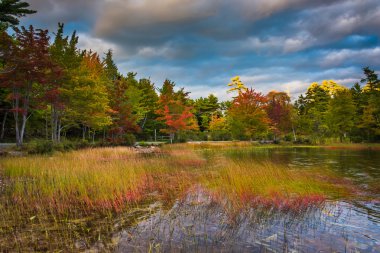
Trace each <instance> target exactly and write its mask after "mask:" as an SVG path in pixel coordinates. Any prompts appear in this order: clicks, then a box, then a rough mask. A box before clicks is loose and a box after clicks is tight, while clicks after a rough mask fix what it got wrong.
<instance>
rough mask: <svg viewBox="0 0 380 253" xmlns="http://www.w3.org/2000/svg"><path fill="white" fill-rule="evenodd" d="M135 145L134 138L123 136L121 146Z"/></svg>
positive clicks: (132, 136)
mask: <svg viewBox="0 0 380 253" xmlns="http://www.w3.org/2000/svg"><path fill="white" fill-rule="evenodd" d="M135 143H136V137H135V136H134V135H133V134H125V135H124V141H123V144H124V145H127V146H133V145H135Z"/></svg>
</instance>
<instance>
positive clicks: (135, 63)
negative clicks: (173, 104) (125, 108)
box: [22, 0, 380, 100]
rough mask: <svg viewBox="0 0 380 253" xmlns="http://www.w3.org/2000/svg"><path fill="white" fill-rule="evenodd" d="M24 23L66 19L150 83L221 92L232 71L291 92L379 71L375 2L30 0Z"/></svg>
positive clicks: (84, 38) (379, 14) (86, 44)
mask: <svg viewBox="0 0 380 253" xmlns="http://www.w3.org/2000/svg"><path fill="white" fill-rule="evenodd" d="M27 2H29V3H30V5H31V8H32V9H34V10H37V11H38V12H37V13H36V14H33V15H30V16H28V17H25V18H23V19H22V25H30V24H32V25H34V26H35V27H36V28H44V29H49V31H51V32H54V31H56V29H57V23H58V22H64V23H65V29H66V32H67V33H68V34H70V33H71V32H72V31H74V30H76V31H77V32H78V34H79V46H80V48H82V49H90V48H91V49H92V50H95V51H97V52H98V53H99V54H101V55H103V53H104V52H106V51H107V50H108V49H112V50H113V52H114V58H115V61H116V63H117V66H118V68H119V71H120V72H121V73H123V74H126V73H128V72H137V74H138V75H137V77H138V78H143V77H146V78H150V79H151V80H152V81H153V82H154V83H155V84H156V86H157V87H160V86H161V85H162V83H163V81H164V80H165V79H166V78H168V79H170V80H172V81H174V82H175V83H176V84H177V86H178V87H184V88H185V89H186V90H188V91H190V92H191V97H192V98H197V97H200V96H203V97H205V96H207V95H208V94H210V93H213V94H215V95H217V96H218V97H219V98H220V99H221V100H226V99H228V98H229V97H230V96H232V95H231V94H230V95H228V94H227V93H226V91H227V84H228V83H229V81H230V78H231V77H234V76H236V75H238V76H240V77H241V80H242V81H243V82H244V83H245V84H246V86H248V87H253V88H254V89H256V90H257V91H260V92H263V93H267V92H268V91H270V90H282V91H286V92H289V93H290V95H291V96H292V98H293V99H294V98H296V97H297V96H298V95H299V94H300V93H303V92H305V91H306V89H307V87H308V86H309V85H310V84H311V83H312V82H320V81H322V80H335V81H337V82H338V83H340V84H343V85H346V86H348V87H350V86H352V85H353V84H354V83H355V82H358V81H359V80H360V79H361V77H362V68H363V67H365V66H369V67H370V68H372V69H374V70H376V71H377V73H379V71H380V1H379V0H265V1H264V0H233V1H231V0H159V1H157V0H27Z"/></svg>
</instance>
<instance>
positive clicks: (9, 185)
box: [0, 143, 353, 251]
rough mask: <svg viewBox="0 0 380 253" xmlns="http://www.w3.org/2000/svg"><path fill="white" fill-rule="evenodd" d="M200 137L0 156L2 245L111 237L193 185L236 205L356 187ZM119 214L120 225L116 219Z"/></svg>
mask: <svg viewBox="0 0 380 253" xmlns="http://www.w3.org/2000/svg"><path fill="white" fill-rule="evenodd" d="M196 145H198V144H178V145H170V146H164V147H162V148H160V149H156V150H155V152H154V153H148V154H142V153H140V152H137V151H136V150H134V149H130V148H122V147H118V148H97V149H87V150H80V151H72V152H68V153H56V154H55V155H53V156H29V157H23V158H19V157H18V158H4V159H2V160H0V166H1V169H0V171H1V178H2V180H3V182H4V183H5V184H6V187H5V188H3V192H2V193H1V195H0V198H1V205H0V215H1V217H2V219H1V220H0V238H3V239H0V248H1V249H11V248H14V247H19V249H20V250H21V251H38V250H44V249H45V248H46V249H47V250H52V249H57V248H61V249H62V248H63V249H66V250H68V251H71V250H74V249H75V247H74V245H75V243H76V242H77V240H78V239H81V240H85V242H87V243H86V244H87V245H90V244H91V243H94V242H95V241H97V240H99V238H100V237H101V238H103V237H106V238H108V239H107V240H108V241H107V240H106V239H101V240H103V241H104V240H105V241H106V242H108V243H110V244H112V243H111V239H110V234H112V233H113V232H115V230H118V229H121V228H122V227H123V226H129V225H130V224H133V223H134V222H135V218H136V217H138V216H139V215H141V214H143V213H145V212H146V208H144V207H145V206H146V205H148V204H149V203H152V202H155V201H160V202H163V203H164V204H166V205H168V206H170V205H171V204H172V203H173V202H174V201H175V200H176V199H180V198H181V197H182V196H183V195H184V194H185V193H186V192H187V191H188V190H189V189H191V188H192V187H194V186H195V185H201V186H203V187H204V188H206V189H208V190H209V191H210V192H211V194H212V195H213V196H215V199H216V200H220V201H225V200H227V201H228V202H230V203H232V204H233V206H234V208H235V207H236V208H237V209H239V208H242V207H245V206H264V207H268V208H269V207H275V208H278V209H281V210H283V211H287V210H292V211H294V210H298V211H299V210H303V208H304V207H307V206H310V205H317V204H319V203H320V202H321V201H323V200H324V199H326V198H328V199H335V198H340V197H348V196H349V195H350V194H352V193H353V186H352V185H351V184H350V183H349V182H347V181H345V180H341V179H339V177H338V176H336V175H334V174H332V173H331V172H327V171H324V170H322V169H320V168H315V169H313V170H308V171H300V170H292V169H290V168H287V167H285V166H281V165H277V164H272V163H252V161H251V160H244V159H240V160H237V159H233V158H230V157H229V156H225V155H224V153H223V152H220V151H221V149H228V148H230V149H231V148H232V149H236V148H238V147H246V146H247V145H250V144H249V143H232V144H226V145H227V146H224V145H220V144H211V145H209V144H207V145H202V144H201V145H202V146H201V148H199V146H196ZM210 149H211V150H212V152H211V153H212V154H211V155H210V156H207V155H206V156H205V155H204V151H205V150H210ZM116 221H119V222H118V223H119V224H121V225H120V226H117V227H115V226H114V225H115V222H116ZM14 238H16V239H17V240H14ZM60 238H61V239H60ZM10 242H12V243H10ZM46 242H48V243H46Z"/></svg>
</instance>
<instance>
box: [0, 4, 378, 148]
mask: <svg viewBox="0 0 380 253" xmlns="http://www.w3.org/2000/svg"><path fill="white" fill-rule="evenodd" d="M10 2H12V1H10ZM16 2H18V1H16ZM23 11H24V12H25V13H23ZM20 13H23V14H20V15H19V16H22V15H25V14H31V13H33V11H31V10H29V9H22V8H21V12H20ZM15 15H16V17H17V15H18V14H17V13H16V14H15ZM9 17H14V16H12V15H11V16H4V18H3V19H4V20H2V25H1V31H0V37H1V39H0V55H1V59H0V61H1V65H0V71H1V72H0V73H1V74H0V82H1V83H0V85H1V89H0V105H1V110H0V119H1V133H0V134H1V135H0V141H1V142H10V143H16V144H17V145H18V146H22V145H23V144H24V143H25V142H33V141H44V145H46V142H47V141H48V142H49V143H52V145H58V146H59V145H62V143H69V142H72V141H74V142H80V143H81V144H82V145H86V144H87V143H89V144H91V143H92V144H95V143H97V144H100V145H119V144H133V143H134V142H135V141H136V140H139V141H166V142H168V141H170V142H185V141H189V140H193V141H198V140H202V141H203V140H213V141H219V140H258V141H269V140H270V141H273V142H279V141H288V142H294V143H307V144H309V143H310V144H323V143H332V142H355V143H360V142H377V141H379V140H380V81H379V78H378V76H377V74H376V72H375V71H374V70H372V69H371V68H369V67H364V68H363V77H362V80H361V82H360V83H355V84H352V87H345V86H343V85H341V84H339V83H337V82H335V81H333V80H324V81H322V82H321V83H316V82H314V83H312V84H311V85H310V86H309V87H308V89H307V91H306V93H305V94H302V95H301V96H299V98H296V99H295V98H291V97H290V94H288V93H286V92H284V91H275V90H273V91H270V92H269V93H268V94H262V93H261V92H259V91H257V90H255V89H254V88H250V87H249V85H247V86H246V85H245V84H243V83H242V81H241V80H240V78H239V77H238V76H237V77H233V78H232V79H231V83H230V84H228V87H227V86H226V92H233V93H234V97H233V99H232V100H230V101H220V100H219V99H218V98H217V97H216V96H214V95H213V94H210V95H208V97H200V98H198V99H191V98H190V97H189V94H190V93H189V92H188V91H186V90H185V89H184V88H180V85H178V84H177V83H175V82H174V81H172V80H169V79H167V80H165V81H164V83H163V84H155V83H153V82H152V81H151V80H150V79H149V78H141V79H138V78H137V77H136V76H137V73H134V72H129V73H126V74H125V73H120V71H119V70H118V67H117V66H116V63H115V61H114V59H113V51H112V49H110V50H109V51H108V52H105V53H104V55H99V54H98V53H97V52H95V51H92V50H91V49H86V50H81V49H79V48H78V41H79V40H80V38H79V37H78V35H77V33H76V32H75V31H74V32H73V33H72V34H70V35H66V34H65V31H64V24H63V23H59V24H58V28H57V30H56V31H54V32H52V33H51V32H50V33H49V31H47V30H46V29H37V28H34V27H33V26H30V27H18V26H17V24H18V22H19V21H18V19H14V20H12V19H9ZM7 18H8V19H7ZM7 28H8V29H7ZM250 85H252V84H250ZM253 87H254V84H253ZM228 88H229V90H228V91H227V89H228Z"/></svg>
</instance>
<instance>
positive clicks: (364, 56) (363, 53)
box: [320, 47, 380, 67]
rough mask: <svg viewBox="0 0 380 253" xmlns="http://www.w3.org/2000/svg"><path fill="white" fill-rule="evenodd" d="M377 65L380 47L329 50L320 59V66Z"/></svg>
mask: <svg viewBox="0 0 380 253" xmlns="http://www.w3.org/2000/svg"><path fill="white" fill-rule="evenodd" d="M353 63H356V64H361V65H363V66H366V65H378V64H380V47H375V48H365V49H359V50H353V49H341V50H329V51H326V52H325V53H324V56H323V58H322V59H321V60H320V65H321V66H322V67H336V66H340V65H343V64H353Z"/></svg>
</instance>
